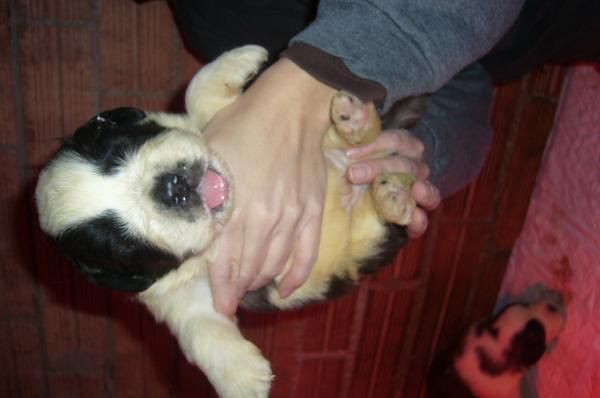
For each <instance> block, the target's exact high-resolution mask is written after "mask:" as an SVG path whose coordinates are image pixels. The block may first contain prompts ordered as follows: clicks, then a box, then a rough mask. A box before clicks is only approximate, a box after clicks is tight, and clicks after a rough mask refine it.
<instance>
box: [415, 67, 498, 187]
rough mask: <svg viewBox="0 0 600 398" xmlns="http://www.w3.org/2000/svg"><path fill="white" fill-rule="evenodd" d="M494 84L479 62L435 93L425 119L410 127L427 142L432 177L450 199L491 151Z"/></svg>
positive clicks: (429, 101)
mask: <svg viewBox="0 0 600 398" xmlns="http://www.w3.org/2000/svg"><path fill="white" fill-rule="evenodd" d="M491 101H492V84H491V79H490V77H489V76H488V74H487V72H486V71H485V69H484V68H483V67H482V66H481V65H479V64H477V63H475V64H473V65H471V66H469V67H467V68H465V69H464V70H463V71H461V72H460V73H459V74H458V75H457V76H456V77H455V78H454V79H452V80H450V81H449V82H448V83H447V84H446V85H445V86H443V87H442V88H441V89H439V90H438V91H436V92H435V93H434V94H432V95H431V96H430V97H429V99H428V101H427V107H426V111H425V113H424V114H423V117H422V119H421V121H420V122H419V123H418V124H417V125H416V126H415V127H414V128H412V129H411V130H410V132H411V133H412V134H413V135H414V136H416V137H417V138H418V139H420V140H421V141H422V142H423V144H424V145H425V159H424V160H425V162H426V163H427V165H428V166H429V168H430V171H431V174H430V177H429V179H430V181H431V182H432V183H433V184H435V185H436V186H437V187H438V188H439V189H440V192H441V195H442V197H448V196H450V195H451V194H453V193H455V192H456V191H458V190H459V189H461V188H463V187H464V186H465V185H467V184H468V183H469V182H470V181H471V180H472V179H473V178H475V177H476V176H477V174H478V173H479V171H480V170H481V167H482V165H483V162H484V160H485V156H486V154H487V152H488V149H489V146H490V143H491V138H492V128H491V126H490V122H489V116H490V108H491Z"/></svg>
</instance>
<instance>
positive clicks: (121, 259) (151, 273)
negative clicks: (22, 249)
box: [53, 212, 181, 292]
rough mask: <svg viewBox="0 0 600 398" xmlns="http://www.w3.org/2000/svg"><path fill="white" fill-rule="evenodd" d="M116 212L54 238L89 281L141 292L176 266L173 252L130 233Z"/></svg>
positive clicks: (176, 261)
mask: <svg viewBox="0 0 600 398" xmlns="http://www.w3.org/2000/svg"><path fill="white" fill-rule="evenodd" d="M123 225H125V222H124V221H123V220H121V219H120V218H119V217H118V216H117V215H116V214H112V213H111V212H106V213H105V214H103V215H101V216H99V217H97V218H95V219H93V220H88V221H86V222H84V223H81V224H79V225H77V226H75V227H71V228H69V229H68V230H66V231H64V232H62V233H61V234H60V235H59V236H58V237H56V238H54V239H53V241H54V243H55V244H56V245H57V246H58V248H59V250H60V251H61V252H62V254H63V255H64V256H65V257H67V259H68V260H69V261H70V262H71V263H72V264H73V265H74V266H75V267H76V268H77V269H79V271H80V272H81V274H82V275H83V276H84V277H85V278H86V279H88V280H89V281H91V282H93V283H95V284H97V285H100V286H103V287H108V288H110V289H115V290H122V291H128V292H140V291H143V290H146V289H147V288H149V287H150V286H151V285H152V284H153V283H154V282H155V281H156V280H157V279H159V278H160V277H162V276H163V275H165V274H167V273H168V272H170V271H171V270H173V269H175V268H177V266H179V264H180V263H181V261H180V260H179V259H177V258H176V257H175V256H174V255H172V254H171V253H168V252H166V251H164V250H161V249H159V248H157V247H154V246H152V245H150V244H149V243H147V242H145V241H144V240H142V239H138V238H135V237H132V236H130V235H129V234H128V233H127V232H126V231H125V229H124V228H123V227H122V226H123Z"/></svg>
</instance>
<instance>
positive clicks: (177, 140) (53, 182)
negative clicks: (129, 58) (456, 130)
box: [36, 46, 419, 398]
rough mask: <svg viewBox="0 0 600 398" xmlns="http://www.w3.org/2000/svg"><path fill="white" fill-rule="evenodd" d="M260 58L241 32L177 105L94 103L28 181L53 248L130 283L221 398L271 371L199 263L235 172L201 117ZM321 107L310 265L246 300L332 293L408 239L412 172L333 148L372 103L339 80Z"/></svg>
mask: <svg viewBox="0 0 600 398" xmlns="http://www.w3.org/2000/svg"><path fill="white" fill-rule="evenodd" d="M266 59H267V53H266V51H265V50H264V49H262V48H260V47H258V46H245V47H242V48H239V49H236V50H233V51H230V52H228V53H225V54H224V55H222V56H221V57H220V58H218V59H217V60H215V61H214V62H213V63H211V64H208V65H206V66H204V67H203V68H202V69H201V70H200V71H199V72H198V73H197V74H196V76H195V77H194V78H193V80H192V81H191V83H190V85H189V87H188V89H187V92H186V98H185V100H186V101H185V102H186V111H187V114H184V115H173V114H167V113H146V112H143V111H141V110H138V109H134V108H119V109H114V110H111V111H107V112H103V113H101V114H99V115H97V116H95V117H94V118H92V119H90V120H89V121H88V122H87V123H85V124H84V125H83V126H81V127H80V128H79V129H77V131H76V132H75V134H74V135H73V137H72V138H70V139H67V140H65V141H64V143H63V145H62V147H61V148H60V149H59V150H58V152H57V153H56V154H55V155H54V157H53V158H52V159H51V160H50V161H49V163H48V164H47V166H46V167H45V168H44V170H43V171H42V172H41V173H40V176H39V180H38V184H37V188H36V202H37V207H38V213H39V220H40V225H41V227H42V229H43V231H44V232H45V233H46V235H47V236H48V237H49V238H50V239H51V240H52V241H53V242H54V243H55V244H56V245H57V246H58V248H59V249H60V251H61V252H62V253H63V254H64V255H65V256H66V257H67V258H68V259H69V260H70V262H72V263H73V264H74V265H75V266H76V267H77V268H78V269H79V270H80V271H81V273H82V274H83V275H84V276H86V277H87V278H88V279H90V280H91V281H93V282H95V283H97V284H100V285H103V286H107V287H110V288H113V289H119V290H126V291H133V292H138V298H139V299H140V301H142V302H143V303H144V304H145V305H146V306H147V307H148V309H149V310H150V311H151V312H152V313H153V314H154V316H155V317H156V319H157V320H158V321H162V322H166V324H167V325H168V326H169V328H170V330H171V331H172V332H173V334H174V335H175V336H176V337H177V339H178V341H179V344H180V346H181V348H182V350H183V352H184V353H185V355H186V357H187V359H188V360H189V361H191V362H193V363H194V364H196V365H197V366H199V367H200V368H201V369H202V370H203V371H204V372H205V374H206V375H207V377H208V379H209V380H210V381H211V383H212V384H213V386H214V387H215V389H216V391H217V392H218V394H219V395H220V396H221V397H224V398H253V397H256V398H263V397H267V396H268V392H269V389H270V385H271V379H272V374H271V369H270V366H269V362H268V361H267V360H266V359H265V358H264V357H263V356H262V355H261V353H260V352H259V350H258V349H257V347H255V346H254V345H253V344H252V343H250V342H249V341H247V340H246V339H244V337H243V336H242V335H241V334H240V331H239V329H238V327H237V326H236V324H235V323H234V322H232V321H231V320H230V319H227V318H226V317H224V316H222V315H221V314H219V313H217V312H216V311H215V310H214V307H213V302H212V296H211V292H210V286H209V284H208V279H207V267H208V266H209V264H211V263H212V262H213V261H214V259H215V256H216V247H217V246H218V245H217V242H218V239H219V235H220V232H221V231H222V230H223V227H224V225H225V224H226V223H227V221H228V219H229V217H230V214H231V212H232V208H233V206H234V195H233V193H234V181H232V180H231V177H230V175H229V173H228V171H227V166H226V165H225V164H224V163H223V162H222V161H221V160H220V159H219V158H218V156H217V155H216V154H215V153H213V152H212V151H211V149H210V148H209V147H208V146H207V145H206V143H205V142H204V141H203V138H202V134H201V131H202V129H203V127H204V126H205V125H206V124H207V123H208V122H209V121H210V119H211V118H212V117H213V115H214V114H215V113H216V112H218V111H219V110H220V109H222V108H223V107H225V106H226V105H228V104H230V103H231V102H233V101H234V100H235V99H236V98H237V97H238V96H239V95H240V94H241V92H242V89H243V87H244V85H245V84H246V83H247V82H248V80H249V79H251V78H252V76H253V75H254V74H256V73H257V71H258V69H259V67H260V65H261V64H262V63H263V62H264V61H265V60H266ZM417 106H419V105H418V104H417ZM331 117H332V125H333V127H332V128H331V129H330V130H329V131H328V132H327V133H326V135H325V137H324V141H323V151H324V155H325V157H326V159H327V160H328V161H327V173H328V175H327V181H328V182H327V194H326V200H325V210H324V216H323V224H322V234H321V241H320V249H319V257H318V259H317V262H316V265H315V267H314V269H313V270H312V273H311V274H310V276H309V278H308V281H307V282H306V283H305V284H304V285H303V286H301V287H300V288H298V289H297V290H296V291H295V292H294V293H293V294H292V295H290V296H289V297H287V298H285V299H282V298H280V297H279V295H278V294H277V283H278V282H279V281H280V279H281V276H278V277H276V278H275V279H274V281H273V282H272V283H271V284H270V285H267V286H266V287H264V288H262V289H260V290H257V291H255V292H251V293H249V294H248V295H246V297H244V299H243V300H242V303H241V305H242V306H243V307H246V308H251V309H258V310H264V309H286V308H293V307H298V306H301V305H304V304H306V303H309V302H313V301H318V300H324V299H327V298H331V297H334V296H337V295H339V294H340V293H343V292H345V291H346V290H348V288H350V287H352V286H353V285H354V284H355V283H356V281H357V280H358V278H359V276H361V275H364V274H367V273H370V272H373V271H375V270H376V269H377V267H379V266H381V265H384V264H386V263H387V262H388V261H389V260H390V259H391V258H392V257H393V256H394V255H395V253H396V252H397V250H398V249H399V248H400V247H401V246H402V245H403V244H404V243H405V242H406V240H407V238H406V232H405V228H404V227H403V225H405V224H407V223H408V222H409V220H410V216H411V213H412V210H413V209H414V207H415V202H414V201H413V200H412V199H411V197H410V194H409V189H410V185H411V183H412V181H413V177H412V176H410V175H406V174H399V173H388V174H382V175H380V176H379V177H378V178H377V180H376V181H375V182H374V184H372V185H371V187H351V186H350V185H349V184H348V183H347V182H346V179H345V177H344V173H345V170H346V168H347V167H348V165H349V163H350V162H349V160H348V158H347V157H346V156H345V152H344V149H345V148H349V147H351V146H353V145H362V144H366V143H368V142H369V141H372V140H373V139H375V137H376V136H377V134H378V133H379V130H380V121H379V119H378V117H377V114H376V112H375V109H374V106H373V104H362V103H361V102H360V101H359V100H358V99H357V98H355V97H353V96H351V95H349V94H346V93H338V94H337V95H336V96H335V97H334V98H333V100H332V107H331ZM288 265H289V264H288ZM285 271H286V270H285V269H284V273H285Z"/></svg>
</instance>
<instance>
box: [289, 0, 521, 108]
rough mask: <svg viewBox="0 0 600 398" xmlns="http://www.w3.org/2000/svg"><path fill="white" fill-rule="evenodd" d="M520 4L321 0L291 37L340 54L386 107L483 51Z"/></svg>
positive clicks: (426, 88) (433, 86)
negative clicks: (381, 93)
mask: <svg viewBox="0 0 600 398" xmlns="http://www.w3.org/2000/svg"><path fill="white" fill-rule="evenodd" d="M522 4H523V0H321V1H320V3H319V9H318V13H317V17H316V19H315V21H314V22H313V23H312V24H311V25H309V26H308V27H307V28H306V29H305V30H304V31H302V32H301V33H299V34H298V35H297V36H295V37H294V38H293V39H292V43H294V42H302V43H306V44H308V45H311V46H314V47H316V48H319V49H321V50H322V51H324V52H326V53H329V54H331V55H332V56H334V57H339V58H340V59H341V60H342V61H343V62H344V64H345V65H346V67H347V68H348V69H349V70H350V71H351V72H352V73H354V74H355V75H357V76H360V77H362V78H364V79H368V80H372V81H375V82H378V83H380V84H381V85H383V86H384V87H385V89H386V90H387V97H386V99H385V103H384V106H383V108H384V109H387V108H389V106H390V105H391V104H392V103H394V102H395V101H397V100H399V99H402V98H404V97H407V96H413V95H419V94H423V93H432V92H434V91H435V90H437V89H439V88H440V87H441V86H442V85H444V84H445V83H446V82H447V81H448V80H449V79H450V78H451V77H452V76H454V75H455V74H456V73H457V72H458V71H460V70H461V69H463V68H464V67H465V66H467V65H469V64H471V63H472V62H474V61H475V60H477V59H478V58H479V57H481V56H482V55H483V54H485V53H486V52H487V51H488V50H489V49H491V47H492V46H493V45H494V43H495V42H496V41H497V40H498V39H500V37H501V36H502V34H503V33H504V32H505V31H506V30H507V29H508V28H509V27H510V26H511V24H512V23H513V21H514V20H515V19H516V17H517V15H518V12H519V10H520V8H521V6H522Z"/></svg>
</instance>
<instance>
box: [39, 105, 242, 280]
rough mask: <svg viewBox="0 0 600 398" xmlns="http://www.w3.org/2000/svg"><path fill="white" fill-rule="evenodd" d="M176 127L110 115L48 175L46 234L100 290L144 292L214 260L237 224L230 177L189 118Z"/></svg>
mask: <svg viewBox="0 0 600 398" xmlns="http://www.w3.org/2000/svg"><path fill="white" fill-rule="evenodd" d="M173 120H174V119H173V118H172V117H171V119H168V118H167V117H166V116H164V115H161V114H153V115H146V114H144V113H143V112H142V111H140V110H137V109H134V108H119V109H115V110H112V111H108V112H104V113H101V114H100V115H98V116H96V117H94V118H92V119H91V120H90V121H88V122H87V123H86V124H85V125H83V126H82V127H80V128H79V129H78V130H77V131H76V133H75V135H74V136H73V137H72V139H70V140H67V141H65V143H64V145H63V146H62V148H61V149H60V150H59V151H58V152H57V154H56V155H55V157H54V158H53V159H51V161H50V163H49V164H48V166H47V167H46V168H45V169H44V170H43V171H42V173H41V174H40V178H39V181H38V186H37V189H36V200H37V204H38V211H39V216H40V223H41V226H42V229H43V230H44V231H45V232H46V233H47V234H48V235H49V236H50V237H51V238H52V239H54V240H55V241H56V243H57V244H58V246H59V247H60V248H61V249H62V251H63V253H64V254H65V255H66V256H67V257H68V258H69V259H70V260H71V261H72V262H73V263H75V264H76V265H77V266H78V267H79V268H80V270H81V271H82V272H83V273H84V274H85V275H86V276H87V277H88V278H90V279H92V280H94V281H95V282H98V283H100V284H103V285H108V286H109V287H112V288H117V289H123V290H143V289H145V288H146V287H148V286H149V285H150V284H151V283H152V282H153V281H154V280H156V279H157V278H159V277H160V276H162V275H163V274H164V273H166V272H168V271H169V270H170V269H173V268H175V267H177V266H178V265H179V264H180V263H181V262H182V261H183V259H185V258H186V257H188V256H190V255H192V254H195V253H198V252H201V251H202V250H204V249H205V248H206V247H207V246H208V245H209V244H210V243H211V242H212V240H213V239H214V238H215V236H216V235H217V234H218V233H219V232H220V230H221V228H222V226H223V225H224V223H225V222H226V221H227V219H228V217H229V212H230V208H231V205H230V202H231V198H230V194H229V178H228V175H227V173H226V171H225V168H224V167H223V165H222V164H221V163H220V162H219V161H218V160H217V159H216V158H215V157H214V155H213V154H212V152H211V151H210V150H209V149H208V147H207V146H206V144H205V143H204V142H203V140H202V137H201V136H200V135H199V134H196V133H193V132H191V131H189V130H187V129H186V126H187V125H186V123H185V122H184V121H183V120H184V119H183V118H182V119H181V122H180V123H173ZM165 121H169V123H165Z"/></svg>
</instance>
